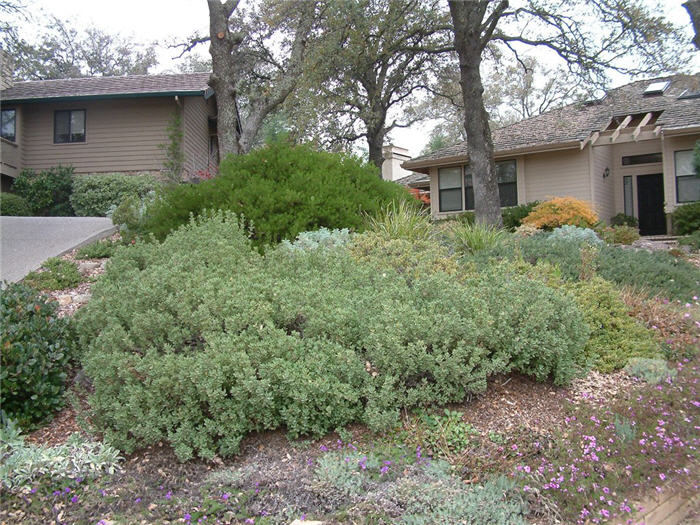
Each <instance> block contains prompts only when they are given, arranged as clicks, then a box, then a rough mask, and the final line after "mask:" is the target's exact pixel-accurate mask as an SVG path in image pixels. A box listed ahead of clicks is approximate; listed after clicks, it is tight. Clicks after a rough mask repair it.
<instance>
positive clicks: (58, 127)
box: [53, 109, 85, 144]
mask: <svg viewBox="0 0 700 525" xmlns="http://www.w3.org/2000/svg"><path fill="white" fill-rule="evenodd" d="M53 141H54V144H65V143H68V142H85V110H84V109H69V110H61V111H56V112H55V113H54V123H53Z"/></svg>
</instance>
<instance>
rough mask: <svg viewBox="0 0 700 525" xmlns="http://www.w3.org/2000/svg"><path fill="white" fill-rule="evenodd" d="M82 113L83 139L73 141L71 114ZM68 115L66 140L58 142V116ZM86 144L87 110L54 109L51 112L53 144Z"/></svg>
mask: <svg viewBox="0 0 700 525" xmlns="http://www.w3.org/2000/svg"><path fill="white" fill-rule="evenodd" d="M77 112H82V114H83V138H82V140H73V135H74V133H73V113H77ZM59 113H68V140H66V141H58V140H56V138H57V131H58V130H57V123H58V119H57V117H58V114H59ZM86 142H87V110H85V109H56V110H54V112H53V143H54V144H85V143H86Z"/></svg>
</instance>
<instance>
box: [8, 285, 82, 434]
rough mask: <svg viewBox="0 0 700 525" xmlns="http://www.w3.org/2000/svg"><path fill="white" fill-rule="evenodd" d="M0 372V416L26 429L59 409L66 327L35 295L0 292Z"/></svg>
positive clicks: (23, 289)
mask: <svg viewBox="0 0 700 525" xmlns="http://www.w3.org/2000/svg"><path fill="white" fill-rule="evenodd" d="M0 313H1V314H2V315H0V318H1V319H2V324H3V327H2V335H1V336H0V338H1V339H0V340H1V346H2V368H1V369H0V379H1V384H2V389H0V407H2V408H1V409H0V412H2V414H3V417H7V418H10V419H13V420H16V421H17V422H18V423H19V424H20V425H21V426H22V427H25V428H30V427H32V426H33V425H35V424H37V423H39V422H41V421H43V420H44V419H46V418H47V417H49V416H51V415H52V414H53V413H54V412H55V411H56V410H57V409H59V408H60V407H61V405H62V402H63V390H64V386H65V385H64V382H65V380H66V372H67V367H68V363H69V360H70V352H69V348H70V339H69V335H68V334H69V333H68V321H66V320H65V319H61V318H58V317H56V303H54V302H46V300H45V298H44V297H42V296H41V295H39V294H38V293H37V292H36V291H35V290H33V289H31V288H29V287H28V286H25V285H22V284H8V285H7V286H6V288H4V289H3V290H0Z"/></svg>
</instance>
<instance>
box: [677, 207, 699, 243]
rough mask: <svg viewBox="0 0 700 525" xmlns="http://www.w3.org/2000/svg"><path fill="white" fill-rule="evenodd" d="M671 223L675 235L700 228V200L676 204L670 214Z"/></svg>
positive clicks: (686, 233) (688, 232)
mask: <svg viewBox="0 0 700 525" xmlns="http://www.w3.org/2000/svg"><path fill="white" fill-rule="evenodd" d="M671 223H672V224H673V231H674V232H675V233H676V234H677V235H690V234H691V233H693V232H696V231H698V230H700V201H699V202H691V203H690V204H683V205H682V206H678V208H676V210H675V211H674V212H673V214H672V215H671Z"/></svg>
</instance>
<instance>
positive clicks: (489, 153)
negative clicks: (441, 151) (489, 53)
mask: <svg viewBox="0 0 700 525" xmlns="http://www.w3.org/2000/svg"><path fill="white" fill-rule="evenodd" d="M487 3H488V2H450V12H451V14H452V21H453V24H454V32H455V48H456V51H457V55H458V56H459V73H460V85H461V86H462V98H463V100H464V129H465V131H466V133H467V153H468V156H469V161H468V170H469V171H470V172H471V174H472V182H473V185H474V213H475V215H476V222H479V223H483V224H490V225H494V226H501V225H502V224H503V218H502V217H501V202H500V198H499V195H498V180H497V177H496V166H495V163H494V161H493V140H492V139H491V128H490V127H489V114H488V112H487V111H486V106H485V105H484V86H483V84H482V82H481V73H480V72H479V66H480V65H481V53H482V43H481V42H482V37H481V23H482V20H483V15H484V12H485V8H486V7H485V4H487Z"/></svg>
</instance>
